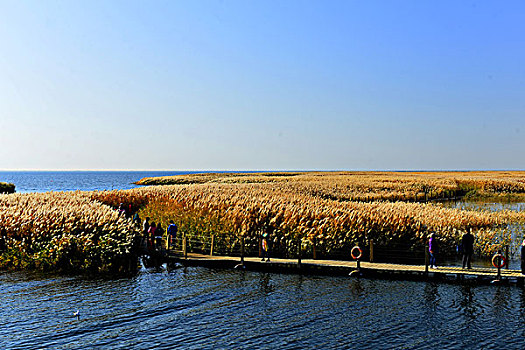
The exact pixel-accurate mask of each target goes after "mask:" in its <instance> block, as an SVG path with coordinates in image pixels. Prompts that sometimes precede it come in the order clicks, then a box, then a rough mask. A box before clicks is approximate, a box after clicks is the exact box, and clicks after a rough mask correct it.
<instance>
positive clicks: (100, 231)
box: [0, 192, 138, 272]
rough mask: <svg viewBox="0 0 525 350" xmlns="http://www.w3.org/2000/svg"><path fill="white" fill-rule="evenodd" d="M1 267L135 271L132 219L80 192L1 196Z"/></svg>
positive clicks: (134, 231)
mask: <svg viewBox="0 0 525 350" xmlns="http://www.w3.org/2000/svg"><path fill="white" fill-rule="evenodd" d="M0 228H1V237H0V245H1V247H0V248H1V251H0V268H14V269H23V268H28V269H31V268H36V269H42V270H60V271H97V272H100V271H105V272H122V271H124V270H128V269H130V268H131V269H133V266H130V265H129V261H130V259H132V258H133V256H136V254H137V252H136V247H135V245H136V238H137V237H138V232H137V230H136V229H135V227H134V226H133V223H132V222H131V220H128V219H126V218H125V217H123V216H119V214H118V212H117V211H115V210H113V209H112V208H111V207H109V206H107V205H104V204H102V203H100V202H97V201H93V200H92V199H91V198H90V197H89V196H88V195H87V194H86V193H82V192H49V193H30V194H15V195H9V196H0Z"/></svg>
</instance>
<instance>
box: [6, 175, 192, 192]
mask: <svg viewBox="0 0 525 350" xmlns="http://www.w3.org/2000/svg"><path fill="white" fill-rule="evenodd" d="M194 173H197V172H196V171H0V182H10V183H13V184H15V186H16V192H18V193H27V192H49V191H76V190H80V191H93V190H127V189H131V188H135V187H140V186H137V185H135V184H133V183H134V182H136V181H138V180H140V179H142V178H145V177H156V176H171V175H182V174H194Z"/></svg>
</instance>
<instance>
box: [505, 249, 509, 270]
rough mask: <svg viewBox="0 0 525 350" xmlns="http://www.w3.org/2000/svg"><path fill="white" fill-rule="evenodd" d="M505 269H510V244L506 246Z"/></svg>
mask: <svg viewBox="0 0 525 350" xmlns="http://www.w3.org/2000/svg"><path fill="white" fill-rule="evenodd" d="M505 269H507V270H508V269H509V246H508V245H506V246H505Z"/></svg>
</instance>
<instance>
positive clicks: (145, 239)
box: [142, 217, 150, 248]
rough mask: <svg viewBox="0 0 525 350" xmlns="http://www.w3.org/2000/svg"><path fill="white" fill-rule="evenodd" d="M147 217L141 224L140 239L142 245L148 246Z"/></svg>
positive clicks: (148, 225)
mask: <svg viewBox="0 0 525 350" xmlns="http://www.w3.org/2000/svg"><path fill="white" fill-rule="evenodd" d="M149 227H150V224H149V217H147V218H146V220H144V223H143V224H142V240H143V247H144V248H147V247H148V234H149Z"/></svg>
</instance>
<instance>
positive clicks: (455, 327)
mask: <svg viewBox="0 0 525 350" xmlns="http://www.w3.org/2000/svg"><path fill="white" fill-rule="evenodd" d="M0 298H1V300H2V305H3V307H2V308H0V348H1V349H523V347H524V344H525V340H524V339H525V291H524V290H523V289H521V288H517V287H505V286H469V285H453V284H435V283H432V282H428V283H425V282H407V281H386V280H368V279H355V278H349V277H347V278H342V277H315V276H308V277H307V276H300V275H281V274H267V273H257V272H248V271H239V270H214V269H206V268H198V267H187V268H182V267H181V268H176V269H173V270H171V271H169V270H167V269H159V270H143V271H141V272H140V273H139V274H138V275H136V276H135V277H133V278H122V279H115V280H103V279H89V278H85V277H63V276H62V277H56V276H42V275H38V274H30V273H22V272H20V273H4V274H0ZM77 310H78V311H79V315H80V317H79V318H77V317H76V316H74V313H75V312H76V311H77Z"/></svg>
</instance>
